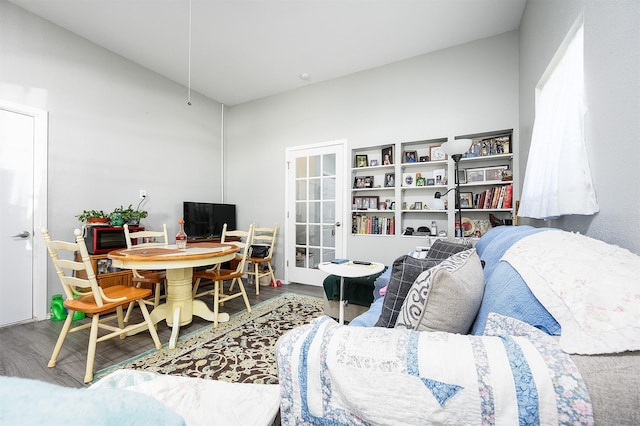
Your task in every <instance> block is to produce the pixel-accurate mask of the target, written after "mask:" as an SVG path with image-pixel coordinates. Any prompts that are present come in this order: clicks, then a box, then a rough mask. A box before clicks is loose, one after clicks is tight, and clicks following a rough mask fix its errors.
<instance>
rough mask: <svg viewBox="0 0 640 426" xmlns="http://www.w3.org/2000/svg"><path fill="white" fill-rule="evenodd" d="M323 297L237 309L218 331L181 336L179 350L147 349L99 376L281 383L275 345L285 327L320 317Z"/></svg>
mask: <svg viewBox="0 0 640 426" xmlns="http://www.w3.org/2000/svg"><path fill="white" fill-rule="evenodd" d="M322 305H323V301H322V299H318V298H315V297H309V296H302V295H299V294H294V293H284V294H282V295H280V296H276V297H274V298H271V299H269V300H267V301H265V302H262V303H260V304H257V305H255V306H252V307H251V309H252V312H251V313H247V312H246V311H243V312H239V313H237V314H235V315H233V316H231V318H230V320H229V322H227V323H221V324H220V327H219V328H218V329H214V328H213V326H206V327H204V328H202V329H200V330H197V331H194V332H192V333H190V334H187V335H185V336H183V337H181V338H180V339H179V340H178V344H177V346H176V348H175V349H169V348H167V347H166V344H165V345H164V347H163V348H162V349H160V350H159V351H156V350H155V349H153V350H150V351H147V352H145V353H143V354H141V355H138V356H136V357H134V358H131V359H128V360H126V361H123V362H121V363H118V364H116V365H114V366H112V367H109V368H106V369H103V370H100V371H98V372H97V373H96V374H95V378H94V381H95V380H98V379H100V378H101V377H104V376H106V375H107V374H109V373H111V372H112V371H114V370H117V369H121V368H128V369H133V370H146V371H153V372H157V373H163V374H171V375H177V376H188V377H199V378H203V379H215V380H223V381H226V382H235V383H260V384H277V383H278V373H277V366H276V359H275V344H276V341H277V340H278V338H279V337H280V336H281V335H282V334H284V333H285V332H286V331H288V330H291V329H293V328H295V327H298V326H300V325H304V324H308V323H309V322H310V321H311V320H312V319H313V318H316V317H318V316H321V315H322V313H323V309H322Z"/></svg>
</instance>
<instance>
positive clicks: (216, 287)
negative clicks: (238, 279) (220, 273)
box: [213, 281, 220, 328]
mask: <svg viewBox="0 0 640 426" xmlns="http://www.w3.org/2000/svg"><path fill="white" fill-rule="evenodd" d="M219 286H220V281H215V282H214V283H213V316H214V318H213V328H218V311H219V310H220V308H219V303H220V302H219V300H220V293H219Z"/></svg>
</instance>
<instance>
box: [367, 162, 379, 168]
mask: <svg viewBox="0 0 640 426" xmlns="http://www.w3.org/2000/svg"><path fill="white" fill-rule="evenodd" d="M377 165H378V160H371V161H369V167H376V166H377Z"/></svg>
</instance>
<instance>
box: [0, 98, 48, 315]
mask: <svg viewBox="0 0 640 426" xmlns="http://www.w3.org/2000/svg"><path fill="white" fill-rule="evenodd" d="M0 109H2V110H5V111H10V112H13V113H17V114H24V115H27V116H30V117H33V119H34V129H33V135H34V141H33V224H34V226H33V227H34V229H32V230H31V236H32V244H33V258H32V279H33V305H32V309H33V314H34V320H38V321H41V320H45V319H47V314H48V312H47V289H48V286H47V258H48V252H47V247H46V245H45V243H44V240H43V239H42V235H41V233H40V230H41V229H42V228H46V227H47V211H48V210H47V209H48V203H47V200H48V199H47V195H48V191H47V185H48V180H47V170H48V167H47V151H48V141H49V114H48V112H47V111H46V110H43V109H39V108H34V107H30V106H26V105H20V104H16V103H13V102H8V101H4V100H1V99H0Z"/></svg>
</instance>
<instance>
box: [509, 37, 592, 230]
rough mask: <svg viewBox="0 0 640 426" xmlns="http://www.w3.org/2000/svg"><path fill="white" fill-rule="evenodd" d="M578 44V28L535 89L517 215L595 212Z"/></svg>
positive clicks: (539, 216)
mask: <svg viewBox="0 0 640 426" xmlns="http://www.w3.org/2000/svg"><path fill="white" fill-rule="evenodd" d="M583 45H584V43H583V26H582V25H581V26H580V27H579V28H578V30H577V31H576V32H575V34H574V36H573V37H572V38H571V40H570V42H569V43H568V44H567V45H566V50H564V52H561V58H560V59H558V57H556V58H554V60H555V61H557V62H556V63H555V67H554V68H553V69H552V71H551V72H550V73H549V74H548V76H547V77H548V78H547V80H546V81H545V82H544V84H543V85H542V87H540V86H539V87H538V88H537V89H536V109H535V122H534V125H533V133H532V136H531V147H530V149H529V159H528V161H527V168H526V172H525V176H524V185H523V188H522V196H521V200H520V208H519V211H518V216H522V217H530V218H535V219H551V218H554V217H558V216H562V215H569V214H581V215H590V214H594V213H597V212H598V210H599V208H598V203H597V202H596V195H595V191H594V189H593V184H592V182H591V172H590V170H589V162H588V160H587V153H586V151H585V145H584V115H585V110H586V108H585V102H584V69H583V68H584V67H583V64H584V61H583ZM556 56H558V55H556Z"/></svg>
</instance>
